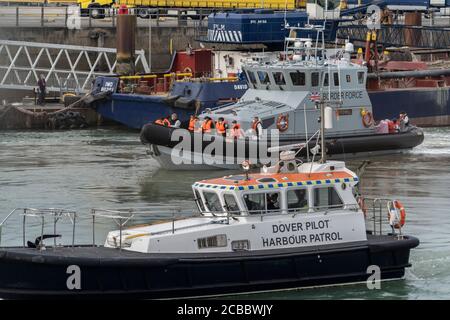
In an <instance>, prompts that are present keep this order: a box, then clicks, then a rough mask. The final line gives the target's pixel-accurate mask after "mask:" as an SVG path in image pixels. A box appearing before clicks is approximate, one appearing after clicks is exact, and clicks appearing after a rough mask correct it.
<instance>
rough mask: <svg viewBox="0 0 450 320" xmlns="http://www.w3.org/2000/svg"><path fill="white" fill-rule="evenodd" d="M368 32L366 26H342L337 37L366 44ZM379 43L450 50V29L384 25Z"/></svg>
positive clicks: (379, 33)
mask: <svg viewBox="0 0 450 320" xmlns="http://www.w3.org/2000/svg"><path fill="white" fill-rule="evenodd" d="M368 31H369V30H368V29H367V26H365V25H340V26H339V28H338V31H337V37H338V38H339V39H349V40H350V41H353V42H354V41H359V42H365V41H366V38H367V32H368ZM377 42H378V44H382V45H384V46H386V47H390V46H393V47H403V46H405V45H406V46H409V47H412V48H429V49H449V48H450V27H443V26H406V25H382V26H381V29H380V30H377Z"/></svg>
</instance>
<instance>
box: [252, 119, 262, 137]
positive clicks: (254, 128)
mask: <svg viewBox="0 0 450 320" xmlns="http://www.w3.org/2000/svg"><path fill="white" fill-rule="evenodd" d="M259 124H261V121H259V120H256V121H255V120H253V122H252V129H253V130H255V132H256V134H257V135H259V134H260V133H261V132H258V125H259Z"/></svg>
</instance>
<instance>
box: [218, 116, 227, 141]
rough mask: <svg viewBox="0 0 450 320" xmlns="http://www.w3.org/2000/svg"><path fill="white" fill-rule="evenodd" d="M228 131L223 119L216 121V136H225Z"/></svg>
mask: <svg viewBox="0 0 450 320" xmlns="http://www.w3.org/2000/svg"><path fill="white" fill-rule="evenodd" d="M227 129H228V123H227V122H226V121H225V119H224V118H222V117H220V118H219V120H217V121H216V132H217V134H218V135H221V136H225V135H226V133H227Z"/></svg>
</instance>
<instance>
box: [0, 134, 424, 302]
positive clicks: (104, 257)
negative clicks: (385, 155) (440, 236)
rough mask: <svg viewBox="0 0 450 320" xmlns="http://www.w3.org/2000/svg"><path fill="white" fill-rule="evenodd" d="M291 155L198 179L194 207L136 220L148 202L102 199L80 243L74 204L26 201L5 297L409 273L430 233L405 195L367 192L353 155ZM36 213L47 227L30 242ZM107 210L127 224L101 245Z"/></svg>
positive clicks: (175, 292)
mask: <svg viewBox="0 0 450 320" xmlns="http://www.w3.org/2000/svg"><path fill="white" fill-rule="evenodd" d="M322 141H323V139H322ZM322 145H323V143H322ZM296 147H297V148H298V149H300V150H301V149H302V148H303V147H304V146H296ZM322 150H323V149H322ZM322 154H323V152H322ZM281 155H282V156H281V160H280V161H279V162H278V163H277V164H276V165H274V166H273V167H264V168H263V169H262V171H261V172H260V173H250V172H249V171H248V169H249V165H248V163H245V164H244V165H243V168H244V169H245V170H246V171H245V173H243V174H237V175H229V176H224V177H222V178H217V179H208V180H202V181H199V182H196V183H194V185H193V186H192V189H193V192H194V197H195V202H196V204H197V206H198V210H199V214H196V215H195V216H190V217H187V216H186V215H174V216H172V218H171V219H168V220H165V221H158V222H153V223H149V224H144V225H142V224H141V225H138V226H134V227H126V224H127V223H128V222H129V221H131V220H133V219H135V218H139V221H140V222H141V221H142V217H140V216H139V212H134V211H129V210H121V211H110V210H93V211H92V221H93V231H94V232H93V240H92V242H93V243H94V244H93V245H90V246H88V245H84V246H77V245H75V243H74V241H75V240H74V239H75V221H78V220H79V219H80V217H79V216H77V214H76V213H75V212H70V211H65V210H56V209H47V210H36V209H34V210H33V209H22V210H21V211H20V212H23V215H24V216H23V217H24V218H23V221H24V228H23V246H22V247H1V248H0V297H1V298H50V297H51V298H72V297H76V298H106V297H111V298H112V297H127V298H179V297H198V296H210V295H224V294H238V293H248V292H260V291H268V290H282V289H292V288H300V287H308V286H317V285H328V284H340V283H352V282H361V281H367V280H368V277H369V276H371V275H372V273H371V271H370V270H376V269H379V271H380V272H379V276H380V278H379V279H380V280H385V279H397V278H402V277H403V276H404V273H405V268H407V267H409V266H410V262H409V255H410V250H411V249H412V248H414V247H416V246H417V245H418V244H419V240H418V239H417V238H414V237H412V236H407V235H404V234H403V232H402V226H403V225H404V223H405V214H406V213H405V209H404V208H403V206H402V205H401V203H400V202H398V201H390V200H385V199H369V198H366V199H363V198H361V197H359V196H356V195H355V194H356V192H355V186H356V184H357V183H358V181H359V180H358V177H357V175H356V174H355V173H354V172H352V171H350V170H349V169H347V168H346V167H345V164H344V163H343V162H340V161H329V162H327V161H325V159H324V158H322V160H321V161H319V162H308V163H302V162H301V161H299V160H298V159H296V158H295V155H296V154H295V152H294V151H292V150H283V151H282V153H281ZM387 210H388V212H386V211H387ZM14 212H16V211H13V212H12V213H11V214H10V215H8V216H7V217H6V218H5V219H4V221H3V222H2V223H1V224H0V227H3V226H4V224H5V222H6V221H7V220H8V218H9V217H11V216H12V215H13V214H14ZM159 213H160V215H161V212H159ZM387 213H388V215H389V217H390V219H389V224H390V226H389V224H388V220H387V219H386V216H387ZM153 214H155V212H153ZM30 216H33V217H37V218H38V219H39V221H42V228H41V229H40V235H39V237H38V238H37V239H36V240H35V241H34V242H28V244H27V243H26V242H25V241H26V234H25V229H26V228H25V219H30ZM65 216H67V217H69V218H70V221H72V223H73V234H72V236H71V239H72V245H66V246H62V245H57V244H56V242H57V240H56V237H58V235H57V234H56V222H57V221H58V220H60V219H62V218H63V217H65ZM46 217H47V218H50V222H51V224H50V228H49V229H52V231H53V234H45V230H44V227H45V218H46ZM100 218H110V219H113V220H114V221H115V222H116V223H117V224H118V226H119V230H115V231H111V232H109V233H108V235H107V236H106V240H105V242H104V245H102V246H96V245H95V227H94V223H95V221H97V220H98V219H100ZM386 229H387V231H386ZM0 231H1V229H0ZM0 235H1V233H0ZM49 238H51V239H49Z"/></svg>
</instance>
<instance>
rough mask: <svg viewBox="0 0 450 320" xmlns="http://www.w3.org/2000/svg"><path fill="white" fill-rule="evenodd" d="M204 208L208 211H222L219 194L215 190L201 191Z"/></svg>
mask: <svg viewBox="0 0 450 320" xmlns="http://www.w3.org/2000/svg"><path fill="white" fill-rule="evenodd" d="M203 197H204V198H205V205H206V208H207V209H208V210H209V211H210V212H222V211H223V208H222V205H221V203H220V200H219V196H218V195H217V193H215V192H203Z"/></svg>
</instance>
